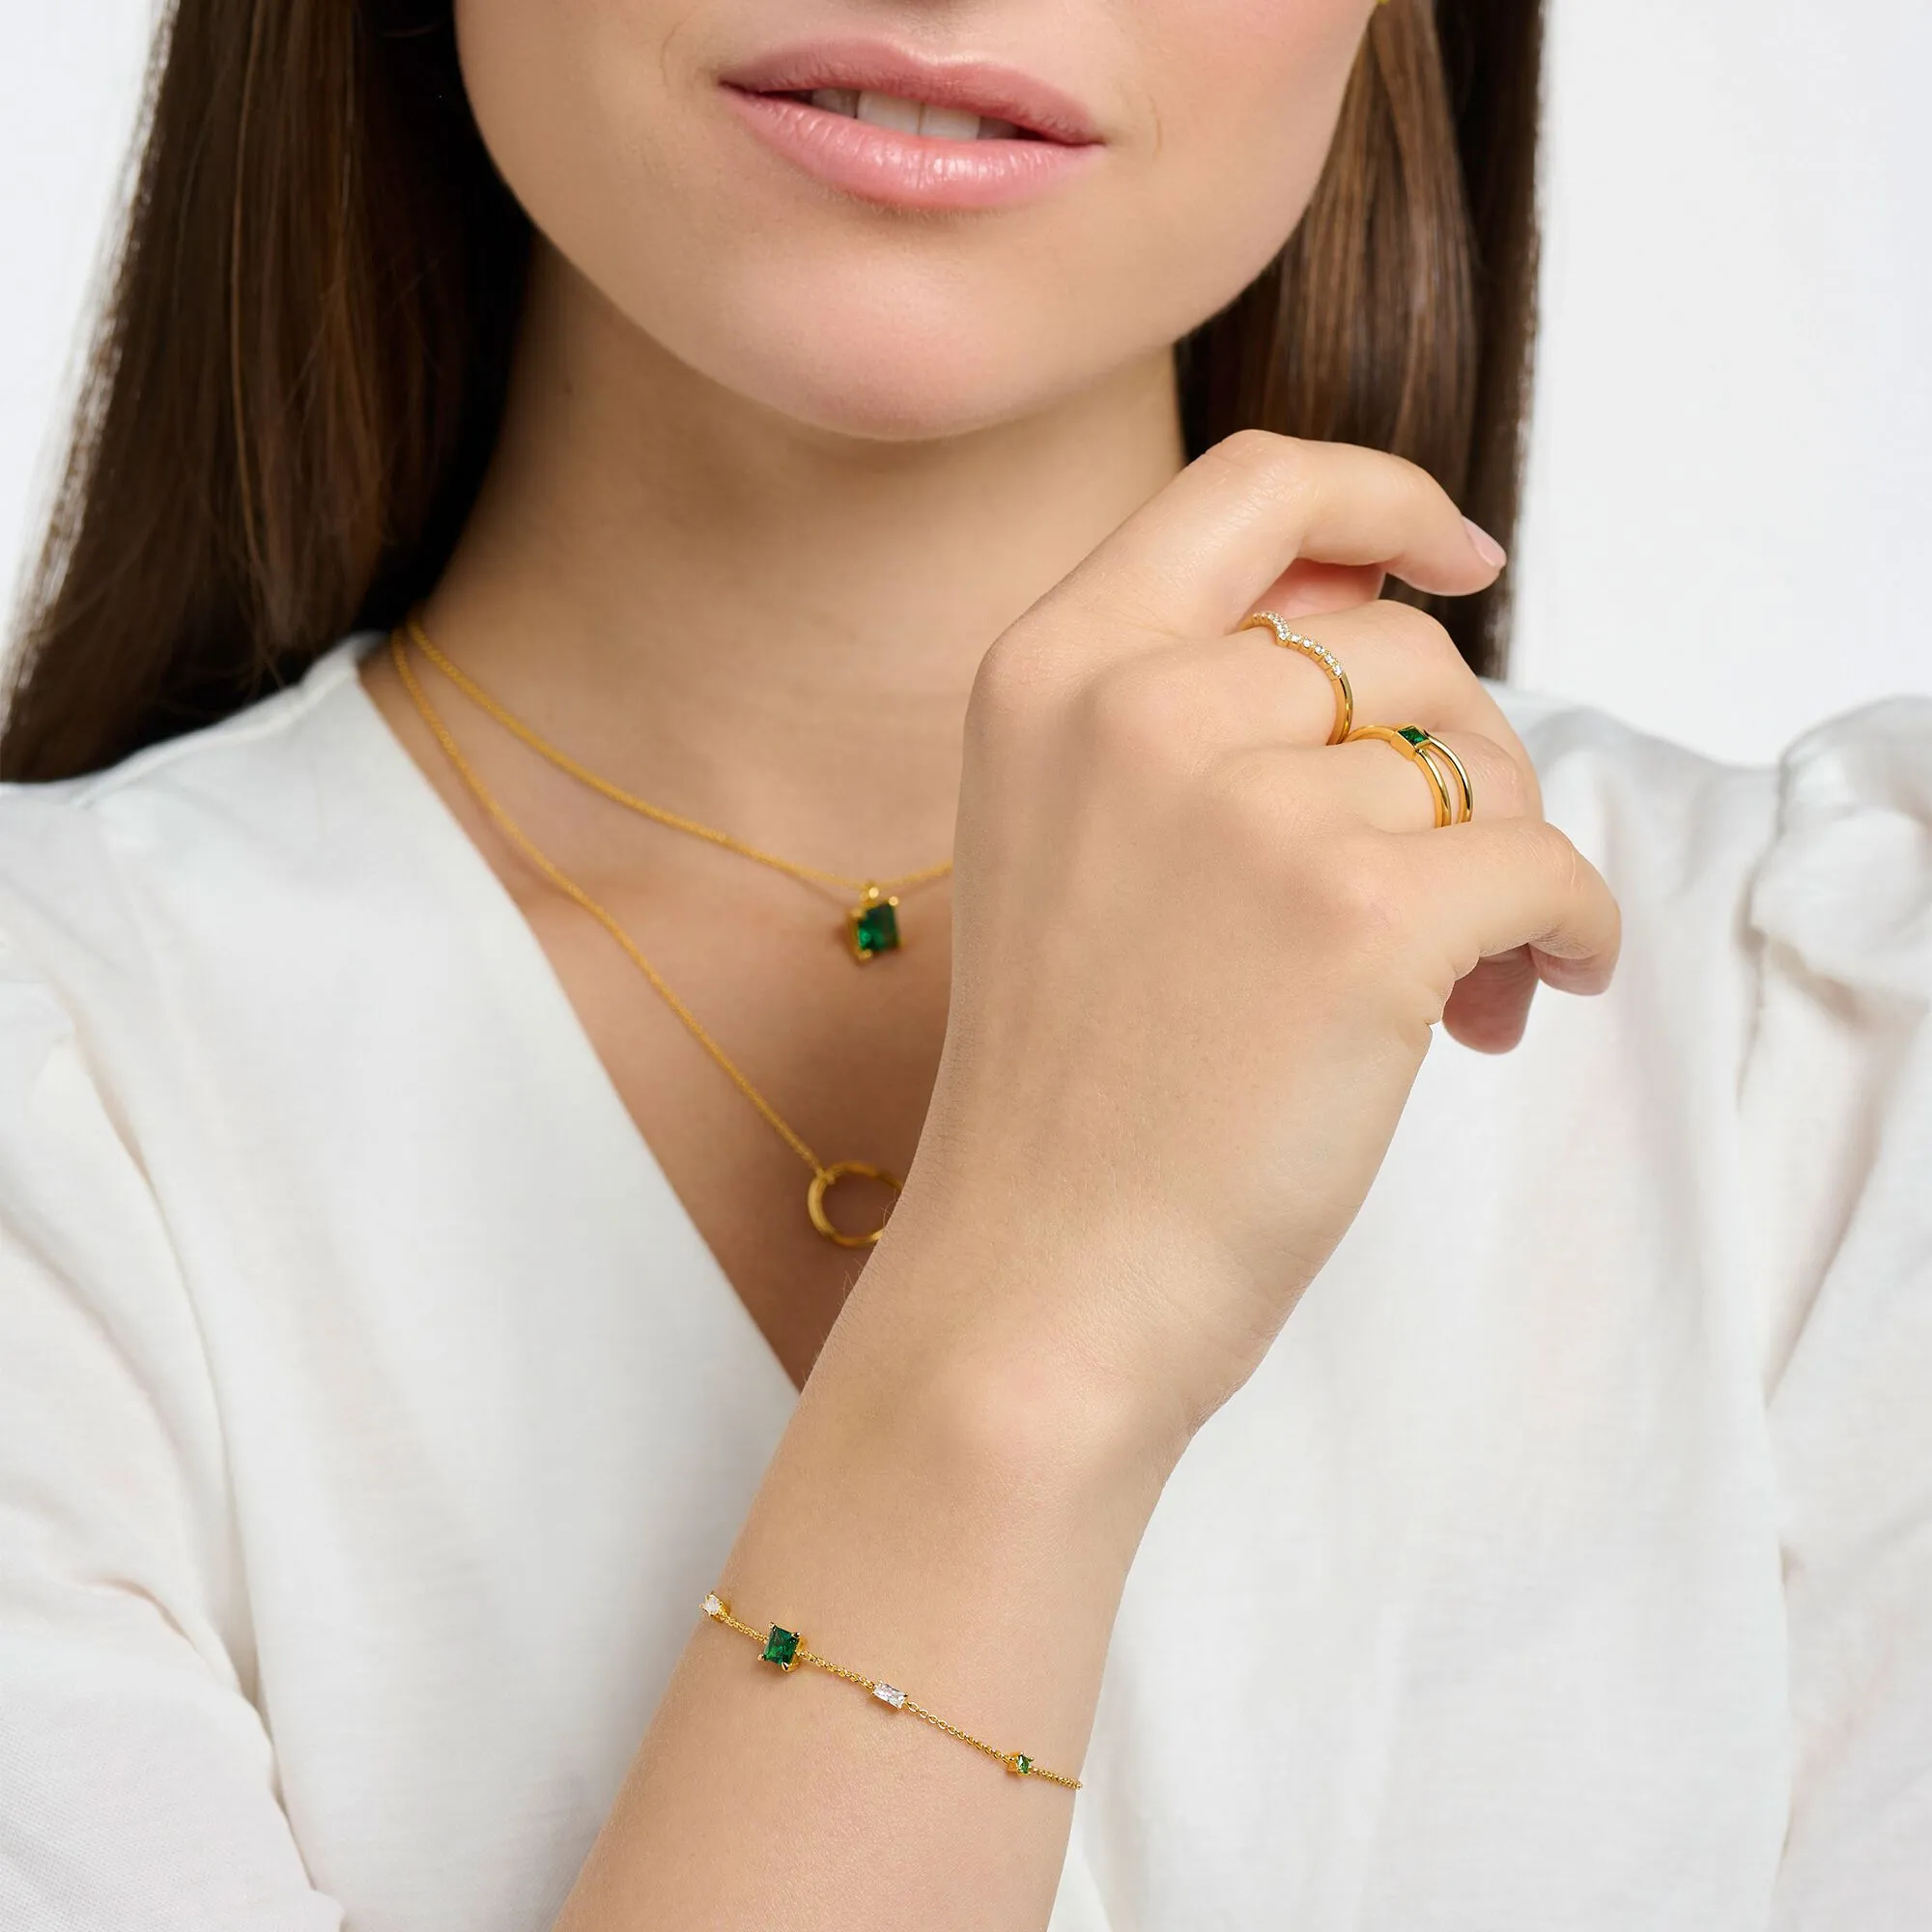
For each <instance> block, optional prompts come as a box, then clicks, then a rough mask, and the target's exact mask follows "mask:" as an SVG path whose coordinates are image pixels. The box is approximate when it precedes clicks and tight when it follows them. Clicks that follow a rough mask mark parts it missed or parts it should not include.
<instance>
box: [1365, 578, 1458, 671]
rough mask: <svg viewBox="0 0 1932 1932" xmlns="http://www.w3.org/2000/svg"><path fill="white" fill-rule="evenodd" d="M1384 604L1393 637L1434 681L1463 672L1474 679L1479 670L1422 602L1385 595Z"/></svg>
mask: <svg viewBox="0 0 1932 1932" xmlns="http://www.w3.org/2000/svg"><path fill="white" fill-rule="evenodd" d="M1382 607H1383V610H1384V615H1383V619H1382V621H1383V622H1384V623H1385V624H1386V625H1387V626H1388V634H1389V637H1390V639H1391V640H1392V641H1393V642H1394V644H1395V646H1396V648H1397V649H1398V650H1400V651H1402V652H1403V653H1404V654H1405V655H1406V657H1407V658H1408V659H1409V660H1410V661H1411V662H1412V663H1413V664H1414V665H1415V667H1416V668H1417V669H1418V670H1420V671H1423V672H1424V673H1426V674H1428V675H1429V676H1430V677H1431V679H1432V681H1447V680H1453V679H1454V678H1456V677H1458V676H1459V675H1460V676H1462V677H1464V678H1468V679H1470V680H1471V681H1472V682H1473V680H1474V678H1475V672H1473V671H1472V670H1471V669H1470V668H1469V667H1468V663H1467V661H1466V660H1465V659H1464V658H1463V653H1462V652H1461V651H1459V650H1458V649H1457V648H1456V639H1454V638H1452V637H1451V636H1450V635H1449V627H1448V626H1447V625H1446V624H1444V623H1442V622H1441V621H1440V620H1439V619H1438V618H1435V617H1432V616H1431V615H1430V614H1429V612H1428V611H1424V610H1422V609H1420V608H1419V607H1418V606H1416V605H1414V604H1404V603H1400V602H1398V601H1397V600H1396V599H1394V598H1383V599H1382Z"/></svg>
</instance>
